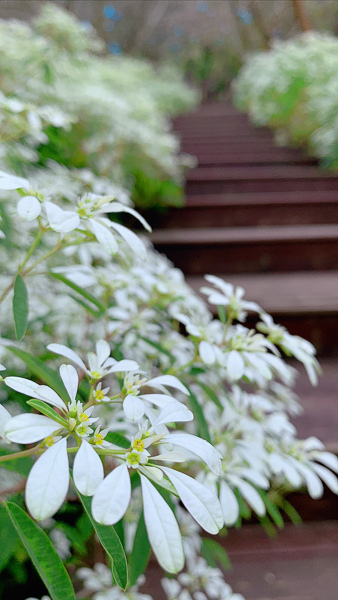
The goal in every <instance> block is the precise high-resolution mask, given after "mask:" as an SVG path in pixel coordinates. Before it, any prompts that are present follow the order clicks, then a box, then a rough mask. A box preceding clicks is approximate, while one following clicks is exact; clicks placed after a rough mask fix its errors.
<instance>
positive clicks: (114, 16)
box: [110, 10, 122, 23]
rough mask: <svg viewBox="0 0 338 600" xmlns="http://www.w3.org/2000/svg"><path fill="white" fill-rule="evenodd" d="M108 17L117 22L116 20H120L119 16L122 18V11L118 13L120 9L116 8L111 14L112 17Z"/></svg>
mask: <svg viewBox="0 0 338 600" xmlns="http://www.w3.org/2000/svg"><path fill="white" fill-rule="evenodd" d="M110 18H111V19H113V21H116V23H117V22H118V21H121V18H122V13H120V11H119V10H116V11H115V12H114V14H113V16H112V17H110Z"/></svg>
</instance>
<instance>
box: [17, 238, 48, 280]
mask: <svg viewBox="0 0 338 600" xmlns="http://www.w3.org/2000/svg"><path fill="white" fill-rule="evenodd" d="M42 234H43V229H42V227H40V229H39V231H38V234H37V236H36V238H35V240H34V241H33V243H32V245H31V247H30V248H29V250H28V252H27V255H26V258H25V260H24V261H23V263H21V265H19V269H18V272H19V273H21V271H22V269H23V268H24V267H25V266H26V264H27V263H28V261H29V259H30V257H31V256H32V254H33V252H34V250H35V248H36V247H37V246H38V244H39V242H40V240H41V238H42Z"/></svg>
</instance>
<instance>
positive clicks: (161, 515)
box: [140, 475, 184, 573]
mask: <svg viewBox="0 0 338 600" xmlns="http://www.w3.org/2000/svg"><path fill="white" fill-rule="evenodd" d="M140 477H141V485H142V497H143V511H144V520H145V524H146V528H147V533H148V538H149V542H150V545H151V547H152V549H153V552H154V554H155V556H156V558H157V560H158V562H159V563H160V565H161V567H162V568H163V569H164V570H165V571H168V572H169V573H178V571H181V570H182V569H183V566H184V554H183V547H182V539H181V534H180V530H179V527H178V525H177V521H176V519H175V517H174V514H173V512H172V510H171V509H170V508H169V506H168V504H167V503H166V502H165V500H163V498H162V496H161V494H159V492H158V491H157V490H156V488H155V487H154V486H153V485H152V484H151V483H150V481H148V479H147V478H146V477H144V475H140Z"/></svg>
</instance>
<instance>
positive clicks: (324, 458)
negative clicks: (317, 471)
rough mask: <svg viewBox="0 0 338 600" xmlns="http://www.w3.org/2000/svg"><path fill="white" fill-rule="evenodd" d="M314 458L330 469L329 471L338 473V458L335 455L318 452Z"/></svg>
mask: <svg viewBox="0 0 338 600" xmlns="http://www.w3.org/2000/svg"><path fill="white" fill-rule="evenodd" d="M314 458H315V459H316V460H317V461H318V462H321V463H323V465H325V466H326V467H329V469H332V471H334V472H335V473H338V458H337V456H336V455H335V454H331V452H316V453H315V454H314Z"/></svg>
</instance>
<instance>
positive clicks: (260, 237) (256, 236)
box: [150, 225, 338, 246]
mask: <svg viewBox="0 0 338 600" xmlns="http://www.w3.org/2000/svg"><path fill="white" fill-rule="evenodd" d="M150 239H151V241H152V242H153V243H154V244H158V245H160V244H165V245H167V246H168V245H173V246H176V245H181V246H185V245H191V244H194V245H196V246H201V245H208V244H213V245H218V244H222V245H223V244H246V245H247V244H260V243H262V242H274V243H278V242H289V241H296V242H298V241H305V242H311V241H317V240H320V241H321V240H335V241H338V225H298V226H286V227H285V226H281V227H219V228H216V227H213V228H202V227H201V228H199V229H198V230H196V229H185V230H182V229H161V230H158V231H155V232H154V233H152V234H151V235H150Z"/></svg>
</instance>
